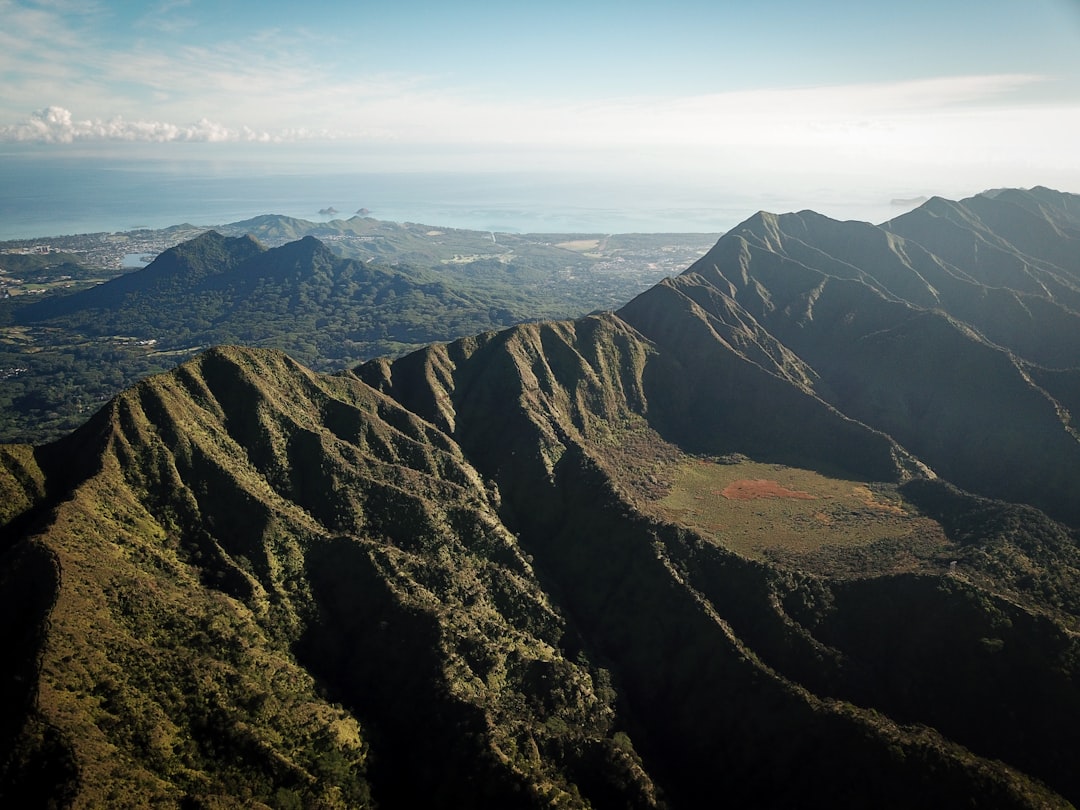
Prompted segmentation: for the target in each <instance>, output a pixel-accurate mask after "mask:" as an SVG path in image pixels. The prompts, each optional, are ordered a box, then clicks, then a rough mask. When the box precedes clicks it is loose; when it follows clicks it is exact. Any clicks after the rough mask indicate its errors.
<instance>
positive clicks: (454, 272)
mask: <svg viewBox="0 0 1080 810" xmlns="http://www.w3.org/2000/svg"><path fill="white" fill-rule="evenodd" d="M222 230H223V231H225V232H228V233H235V234H238V235H237V236H235V237H223V236H222V235H220V234H218V233H216V232H211V233H205V234H202V235H200V236H198V237H196V238H194V239H191V240H189V241H186V242H184V243H182V244H180V245H178V246H176V247H174V248H171V249H169V250H167V251H165V252H164V253H162V254H161V255H160V256H159V257H158V258H157V260H156V261H154V262H153V263H152V264H151V265H150V266H149V267H147V268H146V269H144V270H140V271H137V272H131V273H128V274H126V275H121V276H119V277H117V278H114V279H113V280H112V281H110V282H109V283H106V284H99V285H98V286H92V284H93V282H95V281H96V282H100V281H102V278H101V276H102V275H103V274H104V273H106V271H105V270H102V269H98V270H88V269H86V268H83V267H80V266H72V265H71V261H72V260H73V259H78V256H77V255H76V254H63V253H55V252H54V253H50V254H46V255H44V256H35V255H25V254H15V253H9V254H4V256H3V263H4V264H6V265H8V267H9V268H10V270H11V272H10V273H9V274H8V276H7V277H8V278H11V279H14V278H16V277H17V278H19V279H20V280H21V282H22V284H21V286H20V287H19V290H18V292H21V293H22V294H21V295H15V296H12V297H11V298H9V299H8V300H5V301H0V326H2V327H3V333H2V340H0V374H2V375H3V378H4V386H3V389H0V439H2V440H6V441H14V440H19V441H40V440H42V439H45V438H52V437H55V436H57V435H59V434H60V433H61V432H63V431H65V430H69V429H71V428H72V427H75V426H76V425H77V424H78V423H79V422H81V421H82V420H83V419H85V418H86V417H87V416H88V415H89V414H90V413H92V412H93V411H94V410H95V409H96V408H98V407H100V405H101V404H102V403H104V402H105V401H106V400H107V399H108V398H109V397H111V396H114V395H115V394H117V393H118V392H119V391H121V390H123V388H125V387H127V386H129V385H131V384H133V383H134V382H135V381H136V380H138V379H141V378H142V377H145V376H146V375H148V374H151V373H156V372H159V371H164V370H166V369H168V368H172V367H174V366H175V365H176V364H177V363H178V362H181V361H182V360H184V359H187V358H189V357H191V356H193V355H194V354H195V353H196V352H197V351H199V350H201V349H204V348H206V347H208V346H214V345H222V344H244V345H250V346H265V347H272V348H279V349H283V350H285V351H288V352H289V353H290V354H291V355H292V356H293V357H295V358H297V359H298V360H300V361H302V362H304V363H305V364H307V365H308V366H310V367H311V368H314V369H318V370H338V369H342V368H346V367H348V366H349V365H352V364H355V363H358V362H361V361H363V360H367V359H370V358H372V357H378V356H396V355H400V354H403V353H405V352H406V351H408V350H410V349H414V348H417V347H420V346H423V345H427V344H428V343H432V342H435V341H442V340H451V339H454V338H457V337H461V336H464V335H470V334H475V333H478V332H483V331H487V330H490V329H497V328H504V327H506V326H509V325H512V324H515V323H520V322H522V321H527V320H537V319H548V318H561V317H572V316H578V315H581V314H584V313H586V312H588V311H590V310H594V309H608V308H613V307H615V306H617V305H619V304H621V303H623V302H624V301H625V300H627V299H628V298H630V297H632V296H633V295H635V294H636V293H638V292H640V291H641V290H642V289H645V288H646V287H647V286H648V285H649V284H651V283H653V282H655V281H656V280H657V279H658V278H660V277H661V276H662V275H664V274H665V273H673V272H675V271H676V270H678V269H681V267H680V266H679V265H678V264H676V263H675V262H676V261H678V260H679V259H683V260H685V261H689V260H691V259H692V258H693V257H695V256H697V255H700V254H701V253H703V252H704V251H705V249H707V247H708V246H709V244H711V241H712V237H709V236H707V235H683V236H667V237H664V236H655V235H651V236H650V235H637V236H635V235H627V236H608V237H593V238H585V239H577V240H572V238H571V237H569V236H566V237H559V236H555V235H549V236H543V237H538V236H533V237H522V236H513V235H503V234H500V235H499V237H498V238H500V239H501V240H502V241H501V242H495V241H493V238H494V237H493V235H489V234H478V233H475V232H470V231H452V230H450V231H438V230H434V229H431V228H427V227H425V226H416V225H396V224H394V223H382V222H376V221H374V220H367V219H361V218H355V219H353V220H348V221H346V222H337V223H331V224H328V225H315V224H313V223H309V222H304V221H301V220H291V219H288V218H285V217H260V218H258V219H256V220H251V221H248V222H243V223H236V224H234V225H231V226H226V227H224V228H222ZM313 231H314V232H317V233H318V234H319V235H320V236H321V237H322V238H323V239H325V240H327V241H326V244H323V243H321V242H319V241H317V240H316V239H315V238H314V237H312V236H310V233H311V232H313ZM188 232H189V231H188V229H183V228H179V229H175V230H170V231H167V232H162V236H163V237H166V236H174V235H176V234H186V233H188ZM252 233H254V234H257V235H259V236H260V237H261V238H264V239H266V240H267V241H268V242H269V243H271V244H274V243H278V245H279V246H278V247H274V248H271V249H264V248H263V246H262V245H261V244H260V243H258V242H255V241H253V239H252V238H251V237H250V234H252ZM141 238H142V239H143V240H144V241H145V240H147V239H149V238H150V236H149V234H142V235H141ZM87 239H89V237H87ZM567 240H571V241H567ZM68 241H73V242H74V243H75V244H79V245H83V247H82V249H83V250H84V251H86V253H85V255H88V256H89V255H97V254H96V252H95V249H96V250H97V251H100V249H101V246H100V245H98V244H97V242H95V241H94V240H90V241H89V243H86V242H80V241H78V240H77V239H75V238H74V237H72V238H70V239H69V240H68ZM109 244H111V243H109ZM118 244H119V245H121V249H130V245H128V244H127V243H126V242H120V243H118ZM327 245H330V246H333V248H334V251H336V252H332V251H331V250H330V249H329V248H328V247H327ZM117 272H118V271H117V270H112V271H111V274H112V275H115V274H116V273H117ZM2 278H3V277H0V279H2ZM88 285H90V288H89V289H88V288H87V287H88Z"/></svg>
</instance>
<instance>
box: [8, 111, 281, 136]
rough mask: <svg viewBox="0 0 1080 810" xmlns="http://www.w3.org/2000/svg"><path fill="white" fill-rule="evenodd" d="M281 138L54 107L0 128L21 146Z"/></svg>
mask: <svg viewBox="0 0 1080 810" xmlns="http://www.w3.org/2000/svg"><path fill="white" fill-rule="evenodd" d="M280 139H281V136H280V135H279V136H272V135H270V134H269V133H267V132H256V131H254V130H252V129H249V128H248V127H241V128H240V129H233V128H230V127H226V126H223V125H221V124H218V123H215V122H213V121H209V120H207V119H205V118H204V119H201V120H199V121H196V122H195V123H194V124H188V125H178V124H171V123H168V122H164V121H129V120H126V119H124V118H122V117H115V118H110V119H108V120H104V119H100V118H98V119H87V120H76V119H75V118H74V116H72V114H71V112H70V111H69V110H66V109H64V108H63V107H56V106H53V107H46V108H45V109H43V110H38V111H37V112H35V113H33V114H32V115H31V116H30V117H29V118H28V119H27V120H25V121H22V122H19V123H17V124H11V125H9V126H3V127H0V141H8V142H23V143H27V142H29V143H76V142H82V141H126V142H141V143H169V142H201V143H238V142H245V143H258V142H261V143H269V142H271V141H274V140H280Z"/></svg>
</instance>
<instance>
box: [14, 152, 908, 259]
mask: <svg viewBox="0 0 1080 810" xmlns="http://www.w3.org/2000/svg"><path fill="white" fill-rule="evenodd" d="M0 176H2V177H4V178H5V181H4V182H3V183H2V184H0V240H9V239H31V238H35V237H43V236H59V235H66V234H75V233H96V232H115V231H126V230H134V229H137V228H164V227H168V226H170V225H178V224H182V223H191V224H193V225H206V226H209V225H221V224H226V223H230V222H237V221H240V220H244V219H249V218H251V217H254V216H258V215H260V214H284V215H287V216H293V217H297V218H300V219H307V220H310V221H313V222H320V221H328V220H330V219H335V218H340V219H348V218H349V217H351V216H354V215H355V214H356V213H357V212H358V211H359V210H360V209H368V211H369V212H370V213H369V214H367V215H368V216H371V217H374V218H376V219H381V220H387V221H394V222H419V223H423V224H427V225H433V226H443V227H452V228H465V229H472V230H494V231H503V232H510V233H528V232H533V233H545V232H552V233H554V232H559V233H565V232H579V233H580V232H587V233H631V232H639V233H662V232H668V233H673V232H684V233H719V232H721V231H724V230H727V229H729V228H731V227H732V226H734V225H736V224H737V223H738V222H741V221H742V220H743V219H745V218H746V217H748V216H750V215H752V214H753V213H755V212H756V211H758V210H761V209H764V210H769V211H774V212H777V213H781V212H784V211H788V210H795V209H799V208H805V207H813V208H814V209H815V210H818V211H820V212H821V213H825V214H828V215H829V216H834V217H836V218H840V219H862V220H866V221H872V222H875V223H877V222H881V221H884V220H886V219H888V218H890V217H892V216H896V215H897V214H899V213H902V211H904V210H907V209H906V208H901V207H897V206H893V205H890V196H889V193H888V192H886V191H884V190H883V191H881V192H876V193H875V192H868V191H864V192H862V193H861V195H860V196H855V197H851V196H839V195H835V193H834V194H833V195H831V196H830V194H829V193H828V192H813V191H810V192H806V193H804V194H803V195H802V196H795V195H793V194H792V195H780V194H775V193H772V194H771V193H768V192H767V191H761V192H757V193H755V192H754V191H752V190H747V189H739V188H734V187H728V186H725V185H723V184H709V183H704V182H697V183H693V182H689V183H688V182H685V181H684V180H670V181H665V180H664V179H663V178H645V179H643V178H640V177H633V176H619V175H614V174H609V175H604V174H597V173H578V174H574V173H569V172H537V171H531V172H530V171H522V172H499V173H494V172H492V173H485V172H478V171H461V172H454V171H439V172H434V171H428V172H401V171H397V172H372V171H355V170H349V169H344V170H339V169H336V168H333V167H328V166H312V165H300V166H298V167H296V168H295V169H294V170H291V171H285V170H283V167H282V166H281V165H279V164H274V165H262V164H253V163H250V162H230V161H223V160H215V161H209V160H185V159H179V160H176V161H162V160H153V161H148V160H142V159H130V160H129V159H123V158H108V159H103V160H95V161H87V160H86V159H85V158H83V157H79V156H72V157H58V156H55V155H50V156H37V157H35V156H32V155H31V156H28V155H26V154H19V153H14V152H11V151H10V150H9V151H5V152H4V153H3V154H0ZM901 191H903V190H901ZM328 208H334V209H336V211H337V213H336V214H333V215H322V214H320V213H319V212H320V211H321V210H325V209H328Z"/></svg>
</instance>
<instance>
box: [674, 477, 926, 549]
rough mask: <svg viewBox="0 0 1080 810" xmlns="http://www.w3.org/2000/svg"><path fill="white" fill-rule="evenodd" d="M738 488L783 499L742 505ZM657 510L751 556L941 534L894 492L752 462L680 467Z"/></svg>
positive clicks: (752, 500)
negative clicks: (769, 492) (932, 532)
mask: <svg viewBox="0 0 1080 810" xmlns="http://www.w3.org/2000/svg"><path fill="white" fill-rule="evenodd" d="M740 482H751V484H752V486H750V487H746V486H745V485H743V486H742V487H741V488H742V489H751V490H754V489H757V490H768V489H769V488H773V489H775V487H774V486H772V485H778V486H779V487H781V488H783V490H786V491H787V493H788V494H786V495H784V496H783V497H776V496H772V497H750V498H740V497H737V495H736V490H737V489H739V488H740V486H739V485H740ZM760 482H770V483H769V484H761V483H760ZM729 488H730V489H729ZM725 490H727V495H725V494H724V493H725ZM655 507H656V508H657V510H658V511H659V512H660V513H661V515H662V516H663V517H665V518H666V519H668V520H671V521H673V522H676V523H680V524H683V525H685V526H687V527H689V528H692V529H694V530H695V531H698V532H700V533H702V534H704V535H706V536H708V537H710V538H712V539H714V540H716V541H717V542H719V543H720V544H721V545H723V546H725V547H727V548H729V549H731V550H732V551H735V552H737V553H739V554H743V555H745V556H749V557H763V556H771V555H770V554H769V552H773V551H781V552H796V553H800V554H806V553H813V552H819V551H821V550H823V549H826V548H834V547H845V548H850V547H860V546H869V545H871V544H874V543H877V542H879V541H883V540H895V539H901V538H905V537H909V536H915V535H921V534H923V533H925V532H926V531H927V530H928V529H929V530H933V529H938V530H940V529H939V528H938V527H937V524H936V523H935V522H934V521H931V520H930V519H929V518H926V517H923V516H921V515H919V514H918V512H917V511H916V510H914V509H913V508H911V507H910V506H908V505H907V504H905V503H904V501H903V499H902V498H901V497H900V495H899V493H898V492H897V490H896V488H895V487H894V486H892V485H887V484H873V483H870V482H865V481H853V480H847V479H842V478H829V477H826V476H824V475H822V474H820V473H817V472H813V471H811V470H803V469H798V468H795V467H785V466H783V465H779V464H762V463H758V462H754V461H739V462H737V463H734V464H723V463H717V462H714V461H707V460H704V459H690V460H683V461H681V462H680V463H679V464H678V466H677V468H676V469H675V471H674V474H673V484H672V486H671V488H670V491H669V492H668V494H667V495H666V496H664V497H663V498H661V499H659V500H658V501H656V503H655Z"/></svg>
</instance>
